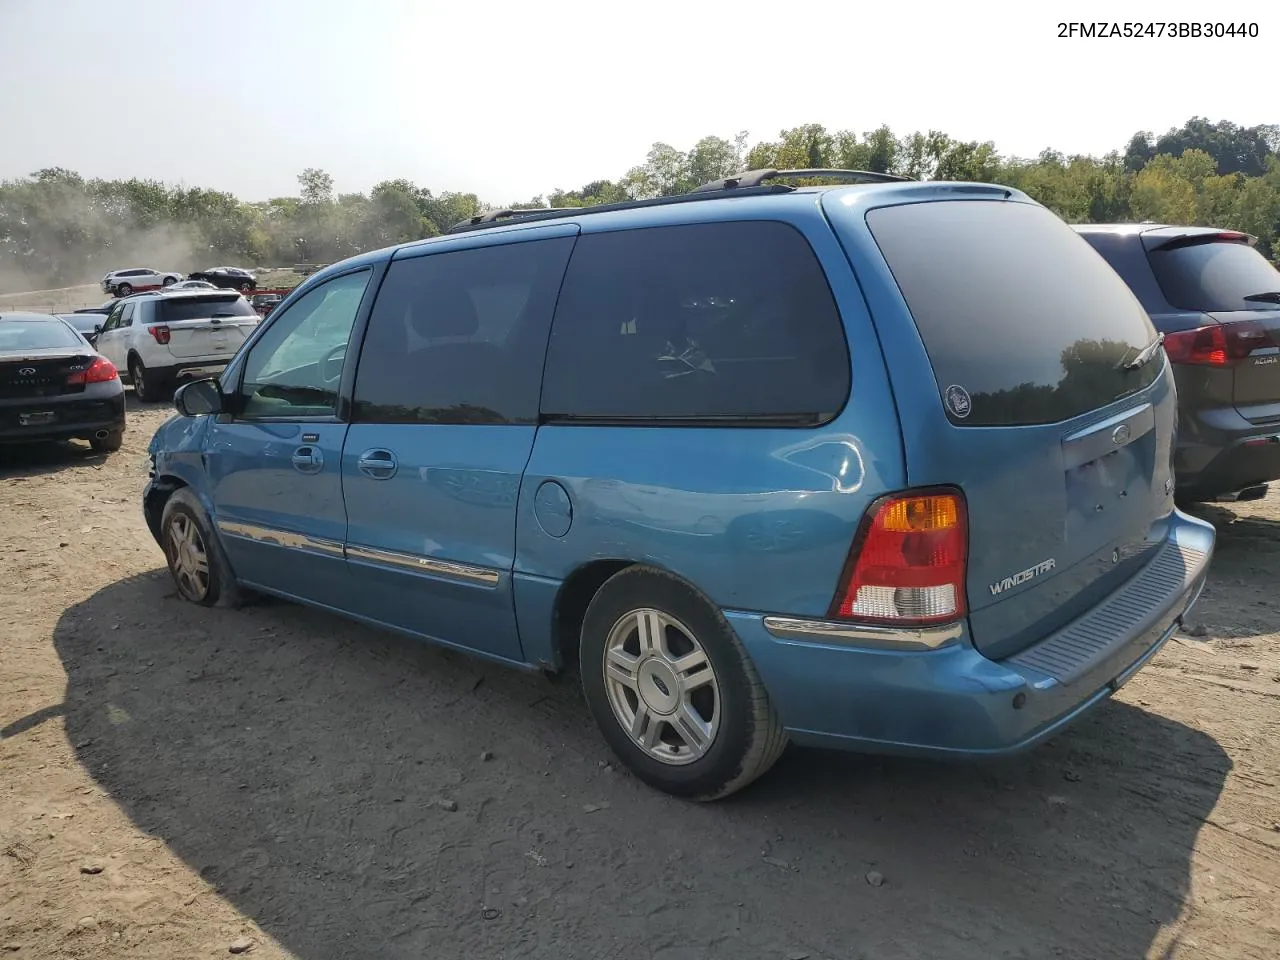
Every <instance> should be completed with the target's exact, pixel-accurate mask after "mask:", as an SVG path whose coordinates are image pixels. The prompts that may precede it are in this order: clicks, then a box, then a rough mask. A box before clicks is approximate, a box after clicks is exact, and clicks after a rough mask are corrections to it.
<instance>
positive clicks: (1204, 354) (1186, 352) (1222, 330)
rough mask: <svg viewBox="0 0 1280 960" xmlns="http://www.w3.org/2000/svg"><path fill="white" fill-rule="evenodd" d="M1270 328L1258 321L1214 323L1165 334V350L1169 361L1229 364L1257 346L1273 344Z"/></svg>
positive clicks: (1249, 352)
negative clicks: (1269, 332) (1268, 331)
mask: <svg viewBox="0 0 1280 960" xmlns="http://www.w3.org/2000/svg"><path fill="white" fill-rule="evenodd" d="M1270 339H1271V338H1270V335H1269V334H1268V333H1267V328H1266V327H1264V326H1263V325H1262V324H1261V323H1259V322H1258V321H1257V320H1241V321H1239V322H1237V323H1215V324H1211V325H1209V326H1206V327H1197V328H1196V329H1195V330H1183V331H1181V332H1179V333H1170V334H1166V335H1165V338H1164V352H1165V353H1166V354H1167V355H1168V357H1169V362H1170V363H1185V364H1193V365H1195V366H1201V367H1230V366H1233V365H1235V364H1236V363H1239V362H1240V361H1241V360H1243V359H1245V358H1246V357H1248V356H1249V354H1251V353H1252V352H1253V351H1254V350H1256V349H1257V348H1258V347H1263V346H1267V345H1269V343H1270Z"/></svg>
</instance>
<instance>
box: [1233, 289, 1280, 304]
mask: <svg viewBox="0 0 1280 960" xmlns="http://www.w3.org/2000/svg"><path fill="white" fill-rule="evenodd" d="M1240 299H1241V300H1261V301H1262V302H1263V303H1280V290H1267V291H1265V292H1263V293H1251V294H1249V295H1248V296H1247V297H1241V298H1240Z"/></svg>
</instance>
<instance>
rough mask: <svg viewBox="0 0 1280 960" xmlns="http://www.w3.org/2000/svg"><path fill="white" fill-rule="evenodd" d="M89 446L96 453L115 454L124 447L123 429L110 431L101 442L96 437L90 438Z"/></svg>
mask: <svg viewBox="0 0 1280 960" xmlns="http://www.w3.org/2000/svg"><path fill="white" fill-rule="evenodd" d="M89 446H91V447H93V449H94V450H96V451H97V452H98V453H115V452H116V451H117V450H119V449H120V448H121V447H122V446H124V427H120V428H119V429H118V430H112V431H111V432H110V433H108V434H107V435H106V436H105V437H103V438H102V439H101V440H99V439H98V438H97V437H90V438H89Z"/></svg>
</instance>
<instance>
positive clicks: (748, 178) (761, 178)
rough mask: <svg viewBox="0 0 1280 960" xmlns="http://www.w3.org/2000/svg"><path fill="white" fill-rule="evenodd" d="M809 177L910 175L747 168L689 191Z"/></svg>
mask: <svg viewBox="0 0 1280 960" xmlns="http://www.w3.org/2000/svg"><path fill="white" fill-rule="evenodd" d="M809 177H840V178H841V179H844V180H853V181H855V182H857V183H904V182H908V181H910V180H911V178H910V177H899V176H897V175H896V174H892V173H876V172H875V171H874V170H833V169H830V168H825V167H822V168H813V169H810V170H774V169H773V168H771V167H766V168H763V169H760V170H747V171H746V172H745V173H739V174H736V175H735V176H732V177H726V178H725V179H723V180H712V181H711V182H710V183H704V184H703V185H702V186H700V187H694V188H693V190H691V191H690V193H711V192H713V191H717V190H745V189H750V188H752V187H759V186H762V185H763V184H764V182H765V181H766V180H803V179H807V178H809Z"/></svg>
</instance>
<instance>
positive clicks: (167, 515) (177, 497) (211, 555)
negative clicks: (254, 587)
mask: <svg viewBox="0 0 1280 960" xmlns="http://www.w3.org/2000/svg"><path fill="white" fill-rule="evenodd" d="M160 543H161V546H162V547H163V548H164V555H165V559H166V560H167V561H168V564H169V574H170V576H172V577H173V583H174V586H175V587H176V588H177V590H178V596H180V597H182V599H184V600H188V601H190V602H191V603H195V604H199V605H200V606H202V607H238V606H240V604H241V603H242V600H243V598H242V596H241V593H240V588H239V586H238V585H237V584H236V580H235V575H234V574H233V573H232V572H231V565H230V564H229V563H228V562H227V556H226V554H225V553H223V552H222V544H221V542H220V541H219V540H218V537H217V535H216V534H215V533H214V532H213V527H212V525H211V524H210V523H209V517H208V515H207V514H206V513H205V512H204V507H202V506H201V505H200V501H199V500H198V499H197V498H196V496H195V494H193V493H192V492H191V491H190V490H189V489H187V488H186V487H181V488H179V489H177V490H175V491H174V492H173V493H172V494H171V495H170V497H169V499H168V501H167V502H166V503H165V505H164V511H163V513H161V515H160Z"/></svg>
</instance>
